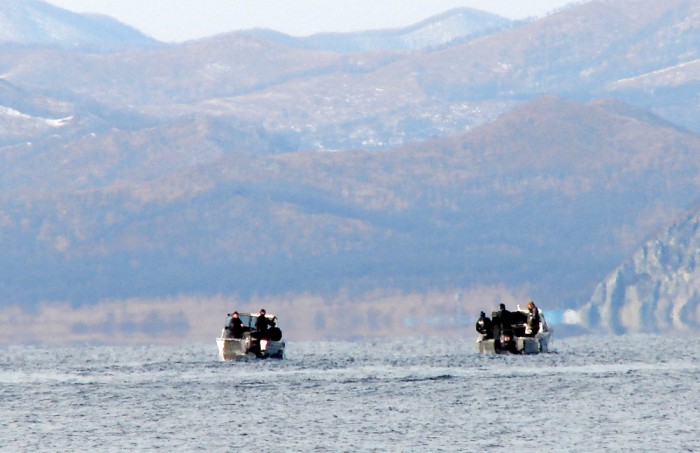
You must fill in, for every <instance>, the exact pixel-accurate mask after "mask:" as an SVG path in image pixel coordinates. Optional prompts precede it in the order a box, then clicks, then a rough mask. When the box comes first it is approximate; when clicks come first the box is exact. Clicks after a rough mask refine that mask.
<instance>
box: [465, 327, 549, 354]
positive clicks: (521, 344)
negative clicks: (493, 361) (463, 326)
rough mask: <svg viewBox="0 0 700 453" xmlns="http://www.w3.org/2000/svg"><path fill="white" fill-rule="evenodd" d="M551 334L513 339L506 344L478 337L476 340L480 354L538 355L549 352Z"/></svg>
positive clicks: (544, 333)
mask: <svg viewBox="0 0 700 453" xmlns="http://www.w3.org/2000/svg"><path fill="white" fill-rule="evenodd" d="M550 338H551V332H543V333H540V334H537V335H535V336H534V337H515V338H514V339H513V341H512V342H509V343H506V342H503V341H501V340H496V339H493V338H485V337H484V336H483V335H480V336H479V338H478V339H477V340H476V344H477V349H478V351H479V353H480V354H539V353H541V352H549V340H550Z"/></svg>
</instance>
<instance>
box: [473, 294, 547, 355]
mask: <svg viewBox="0 0 700 453" xmlns="http://www.w3.org/2000/svg"><path fill="white" fill-rule="evenodd" d="M531 303H532V302H531ZM528 305H529V304H528ZM533 306H534V304H533ZM535 310H536V311H537V313H538V314H539V316H534V317H533V314H532V312H531V311H530V310H529V309H528V308H520V306H519V305H518V306H517V309H516V310H515V311H508V310H505V306H504V305H503V304H501V310H499V311H494V312H493V313H492V314H491V319H489V318H486V317H485V315H484V312H481V318H479V321H477V325H476V330H477V332H479V337H478V338H477V340H476V344H477V348H478V351H479V353H481V354H539V353H541V352H549V346H550V342H551V339H552V329H551V328H550V327H549V326H548V325H547V321H546V320H545V317H544V313H542V311H540V310H539V309H537V308H536V307H535ZM533 318H534V319H535V320H537V319H539V321H535V323H536V325H533Z"/></svg>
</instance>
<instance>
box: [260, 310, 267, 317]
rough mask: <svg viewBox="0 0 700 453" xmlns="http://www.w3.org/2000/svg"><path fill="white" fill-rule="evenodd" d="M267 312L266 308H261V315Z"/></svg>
mask: <svg viewBox="0 0 700 453" xmlns="http://www.w3.org/2000/svg"><path fill="white" fill-rule="evenodd" d="M265 313H266V312H265V309H264V308H261V309H260V315H261V316H265Z"/></svg>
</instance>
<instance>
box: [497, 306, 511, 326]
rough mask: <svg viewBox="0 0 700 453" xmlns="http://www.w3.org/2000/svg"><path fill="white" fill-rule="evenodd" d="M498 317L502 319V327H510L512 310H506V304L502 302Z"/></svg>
mask: <svg viewBox="0 0 700 453" xmlns="http://www.w3.org/2000/svg"><path fill="white" fill-rule="evenodd" d="M499 308H500V310H499V311H498V319H500V320H501V329H504V328H505V329H510V324H511V322H512V319H511V318H512V314H511V313H510V311H508V310H506V304H501V305H500V306H499Z"/></svg>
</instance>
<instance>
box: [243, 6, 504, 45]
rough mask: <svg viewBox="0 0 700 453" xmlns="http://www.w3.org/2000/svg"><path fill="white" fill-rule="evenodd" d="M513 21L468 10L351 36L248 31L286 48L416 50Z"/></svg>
mask: <svg viewBox="0 0 700 453" xmlns="http://www.w3.org/2000/svg"><path fill="white" fill-rule="evenodd" d="M512 24H513V22H512V21H511V20H509V19H506V18H504V17H501V16H498V15H495V14H490V13H487V12H484V11H479V10H476V9H471V8H455V9H452V10H449V11H446V12H444V13H442V14H439V15H437V16H434V17H431V18H429V19H426V20H424V21H422V22H419V23H417V24H414V25H411V26H408V27H404V28H397V29H390V30H369V31H361V32H352V33H318V34H315V35H311V36H308V37H300V38H297V37H292V36H289V35H285V34H283V33H279V32H276V31H272V30H251V31H246V32H243V33H246V34H254V35H259V36H262V37H265V38H267V39H271V40H277V41H282V42H284V43H286V44H288V45H291V46H295V47H300V48H304V49H311V50H328V51H334V52H362V51H370V50H418V49H424V48H428V47H436V46H442V45H445V44H448V43H450V42H453V41H455V40H459V39H473V38H477V37H480V36H485V35H488V34H490V33H495V32H498V31H502V30H504V29H506V28H508V27H510V26H511V25H512Z"/></svg>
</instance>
